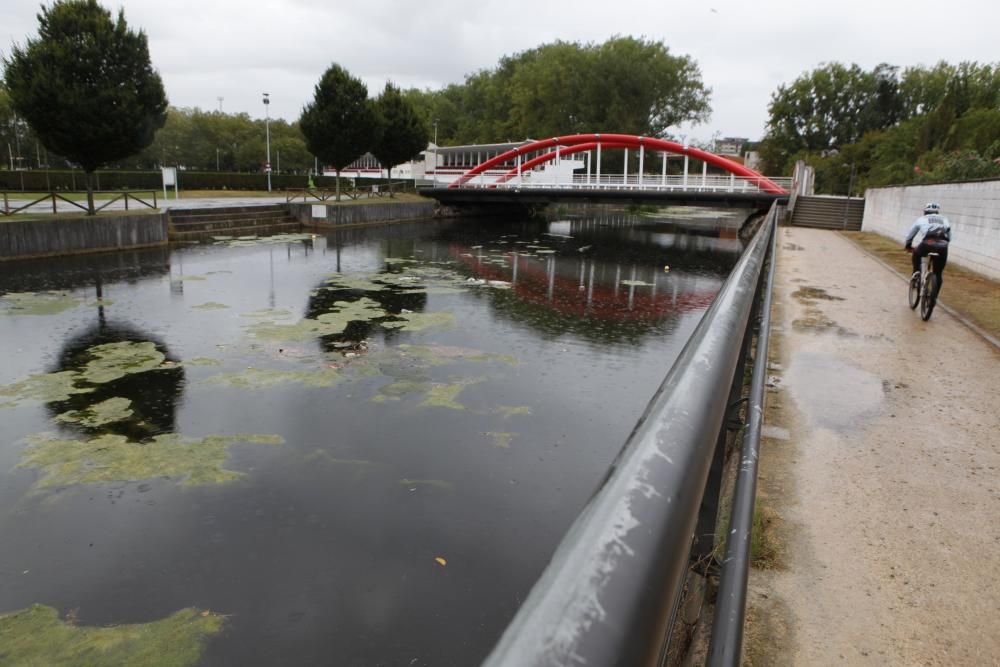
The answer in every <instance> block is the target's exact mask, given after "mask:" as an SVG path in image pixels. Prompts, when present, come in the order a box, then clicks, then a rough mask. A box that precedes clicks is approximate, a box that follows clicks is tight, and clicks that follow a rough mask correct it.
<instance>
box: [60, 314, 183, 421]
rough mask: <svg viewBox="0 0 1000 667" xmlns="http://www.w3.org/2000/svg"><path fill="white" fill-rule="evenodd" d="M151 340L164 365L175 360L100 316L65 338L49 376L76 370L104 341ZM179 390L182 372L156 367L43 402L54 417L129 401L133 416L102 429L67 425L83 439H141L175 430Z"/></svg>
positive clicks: (128, 329) (159, 345)
mask: <svg viewBox="0 0 1000 667" xmlns="http://www.w3.org/2000/svg"><path fill="white" fill-rule="evenodd" d="M122 342H135V343H144V342H151V343H153V344H154V345H155V346H156V350H157V351H158V352H160V353H161V354H163V355H164V356H165V357H166V359H167V360H168V361H172V362H177V359H175V358H174V357H173V356H172V355H171V354H170V352H169V350H168V349H167V346H166V345H165V344H164V343H163V342H162V341H160V340H158V339H156V338H155V337H153V336H152V335H150V334H149V333H147V332H144V331H140V330H138V329H136V328H135V327H132V326H130V325H127V324H121V323H116V322H105V321H103V318H102V319H101V320H100V321H98V322H96V323H94V324H93V325H91V327H90V328H89V329H87V330H86V331H84V332H83V333H82V334H79V335H77V336H74V337H73V338H71V339H69V340H67V341H66V342H65V344H64V345H63V347H62V351H61V352H60V354H59V359H58V361H57V364H56V368H54V369H53V370H52V372H56V371H67V370H80V369H81V368H83V367H84V366H86V364H87V362H88V361H90V360H91V359H92V355H91V354H90V353H89V350H90V349H91V348H93V347H95V346H97V345H104V344H107V343H122ZM183 392H184V369H183V368H182V367H181V366H179V365H178V366H172V367H169V368H159V369H155V370H149V371H144V372H141V373H129V374H126V375H124V376H123V377H121V378H118V379H116V380H112V381H110V382H106V383H103V384H97V385H94V391H93V392H90V393H86V394H74V395H72V396H70V397H69V399H67V400H65V401H56V402H52V403H47V404H46V408H47V409H48V411H49V413H50V414H51V415H52V416H53V417H57V416H58V415H60V414H63V413H65V412H68V411H71V410H72V411H82V410H87V409H89V408H91V407H93V406H94V405H96V404H98V403H101V402H102V401H106V400H108V399H110V398H115V397H121V398H127V399H129V400H130V401H131V402H132V404H131V406H130V407H131V409H132V411H133V414H132V416H130V417H129V418H127V419H125V420H122V421H117V422H112V423H110V424H106V425H103V426H97V427H89V426H84V425H82V424H76V423H72V424H66V425H65V427H66V428H72V429H75V430H77V431H80V432H82V433H84V434H87V435H94V434H98V433H114V434H118V435H124V436H127V437H128V438H129V439H131V440H137V441H138V440H146V439H149V438H151V437H152V436H154V435H159V434H161V433H172V432H174V431H175V429H176V421H177V408H178V406H179V404H180V400H181V396H182V394H183Z"/></svg>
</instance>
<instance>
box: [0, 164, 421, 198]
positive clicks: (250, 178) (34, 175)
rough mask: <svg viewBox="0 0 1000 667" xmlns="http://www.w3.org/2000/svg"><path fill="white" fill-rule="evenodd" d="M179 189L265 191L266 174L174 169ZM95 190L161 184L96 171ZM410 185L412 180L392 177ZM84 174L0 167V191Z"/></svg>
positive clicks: (72, 181)
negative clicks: (14, 169) (13, 169)
mask: <svg viewBox="0 0 1000 667" xmlns="http://www.w3.org/2000/svg"><path fill="white" fill-rule="evenodd" d="M177 175H178V185H179V187H180V189H181V190H267V174H260V173H252V174H251V173H234V172H224V171H180V170H178V172H177ZM96 177H97V178H96V179H95V184H94V186H95V189H96V190H159V189H160V188H162V187H163V181H162V177H161V174H160V172H159V171H110V170H109V171H98V172H96ZM340 182H341V187H342V188H347V187H350V186H351V185H352V183H353V179H349V178H341V179H340ZM385 182H386V179H384V178H359V179H358V184H359V185H362V184H363V185H379V184H383V183H385ZM336 183H337V178H336V177H335V176H314V177H313V184H314V185H315V186H316V187H318V188H335V187H336ZM393 183H396V184H399V183H402V184H404V185H406V186H408V187H411V188H412V187H413V180H412V179H410V180H405V181H403V180H398V179H393ZM308 184H309V177H308V176H307V175H305V174H271V188H272V189H274V190H285V189H288V188H304V187H306V186H307V185H308ZM86 189H87V186H86V181H85V179H84V174H83V172H82V171H79V170H72V171H71V170H55V169H52V170H43V169H34V170H26V171H10V170H9V169H0V190H7V191H15V192H51V191H53V190H70V191H74V190H75V191H82V190H86Z"/></svg>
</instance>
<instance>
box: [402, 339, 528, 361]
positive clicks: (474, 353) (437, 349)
mask: <svg viewBox="0 0 1000 667" xmlns="http://www.w3.org/2000/svg"><path fill="white" fill-rule="evenodd" d="M397 349H398V350H399V351H400V352H401V353H402V354H404V355H406V356H412V357H416V358H417V359H420V360H422V361H425V362H427V363H429V364H431V365H435V366H436V365H440V364H448V363H452V362H454V361H478V362H490V361H495V362H499V363H504V364H509V365H511V366H516V365H517V364H518V363H519V362H518V360H517V357H512V356H510V355H509V354H491V353H489V352H482V351H480V350H470V349H468V348H464V347H455V346H451V345H410V344H407V343H403V344H401V345H399V346H397Z"/></svg>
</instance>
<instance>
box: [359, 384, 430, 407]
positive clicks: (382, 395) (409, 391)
mask: <svg viewBox="0 0 1000 667" xmlns="http://www.w3.org/2000/svg"><path fill="white" fill-rule="evenodd" d="M432 387H433V385H432V384H431V383H430V382H414V381H407V380H400V381H397V382H393V383H392V384H387V385H385V386H383V387H379V390H378V394H376V395H375V396H374V397H373V398H372V400H373V401H374V402H376V403H385V402H386V401H399V400H402V399H403V398H405V397H406V396H412V395H413V394H423V393H426V392H428V391H430V390H431V388H432Z"/></svg>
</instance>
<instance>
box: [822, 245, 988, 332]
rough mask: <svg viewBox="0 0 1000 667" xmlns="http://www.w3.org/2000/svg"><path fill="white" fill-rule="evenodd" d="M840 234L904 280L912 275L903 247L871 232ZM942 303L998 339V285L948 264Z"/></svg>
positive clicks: (951, 263) (976, 274) (907, 255)
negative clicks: (897, 272)
mask: <svg viewBox="0 0 1000 667" xmlns="http://www.w3.org/2000/svg"><path fill="white" fill-rule="evenodd" d="M840 233H841V234H843V235H844V236H846V237H847V238H849V239H850V240H851V241H853V242H854V243H856V244H857V245H859V246H860V247H861V248H863V249H864V250H867V251H868V252H869V253H871V254H872V255H874V256H875V257H878V258H879V259H881V260H882V261H883V262H885V263H886V264H888V265H889V266H891V267H892V268H894V269H896V270H897V271H899V272H900V273H901V274H903V275H904V276H908V275H910V273H912V272H913V268H912V265H911V264H910V254H909V253H908V252H906V251H905V250H903V245H902V243H897V242H895V241H892V240H891V239H887V238H886V237H884V236H881V235H879V234H874V233H872V232H840ZM900 289H902V288H900ZM900 293H901V294H902V292H900ZM900 298H902V297H900ZM941 302H942V303H944V304H945V305H947V306H949V307H951V308H953V309H954V310H955V311H956V312H958V313H960V314H961V315H963V316H964V317H966V318H968V319H969V320H971V321H972V322H974V323H975V324H977V325H979V326H980V327H982V329H983V330H984V331H986V332H987V333H988V334H990V335H991V336H993V337H994V338H1000V283H998V282H997V281H995V280H990V279H989V278H985V277H983V276H981V275H979V274H978V273H974V272H972V271H969V270H967V269H963V268H962V267H960V266H957V265H956V264H954V262H948V266H947V267H945V270H944V285H943V286H942V288H941Z"/></svg>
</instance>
